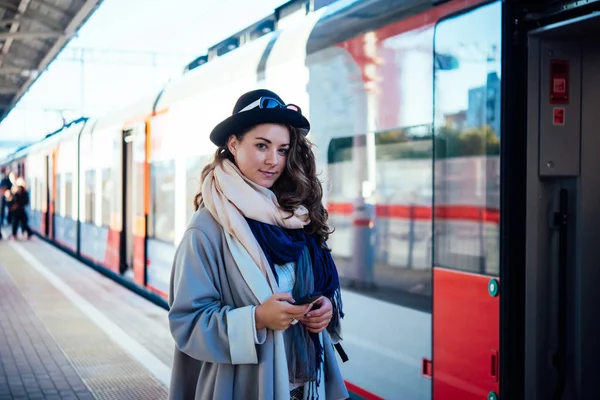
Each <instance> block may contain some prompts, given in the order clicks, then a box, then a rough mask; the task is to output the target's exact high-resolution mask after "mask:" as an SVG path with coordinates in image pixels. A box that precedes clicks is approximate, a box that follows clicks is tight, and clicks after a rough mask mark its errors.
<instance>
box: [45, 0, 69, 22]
mask: <svg viewBox="0 0 600 400" xmlns="http://www.w3.org/2000/svg"><path fill="white" fill-rule="evenodd" d="M37 4H39V5H41V6H42V7H47V8H49V9H51V10H54V11H58V12H59V13H61V14H65V15H67V16H68V17H69V19H71V18H72V17H73V16H72V15H69V13H67V10H65V9H64V8H60V7H58V6H55V5H54V4H50V3H46V2H45V1H41V0H39V1H38V2H37Z"/></svg>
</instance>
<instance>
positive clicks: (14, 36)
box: [0, 31, 65, 40]
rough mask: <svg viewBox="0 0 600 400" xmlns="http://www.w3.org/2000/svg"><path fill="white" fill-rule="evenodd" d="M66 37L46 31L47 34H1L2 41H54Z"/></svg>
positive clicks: (59, 33) (60, 33) (63, 34)
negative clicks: (36, 39) (53, 39)
mask: <svg viewBox="0 0 600 400" xmlns="http://www.w3.org/2000/svg"><path fill="white" fill-rule="evenodd" d="M62 36H65V33H64V32H56V31H46V32H1V33H0V40H5V39H35V38H38V39H52V38H58V37H62Z"/></svg>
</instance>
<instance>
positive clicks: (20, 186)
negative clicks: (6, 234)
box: [10, 178, 31, 239]
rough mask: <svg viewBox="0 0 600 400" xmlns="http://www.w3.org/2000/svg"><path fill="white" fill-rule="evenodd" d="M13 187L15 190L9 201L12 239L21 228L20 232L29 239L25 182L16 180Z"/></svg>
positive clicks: (21, 179) (27, 201)
mask: <svg viewBox="0 0 600 400" xmlns="http://www.w3.org/2000/svg"><path fill="white" fill-rule="evenodd" d="M15 186H16V187H17V189H16V190H15V192H14V193H13V195H12V199H11V201H10V210H11V212H12V237H13V239H16V238H17V230H18V228H19V225H20V226H21V232H23V233H26V234H27V238H28V239H29V238H30V237H31V229H30V228H29V224H28V217H27V206H28V205H29V193H28V192H27V189H26V188H25V180H23V178H18V179H17V181H16V183H15Z"/></svg>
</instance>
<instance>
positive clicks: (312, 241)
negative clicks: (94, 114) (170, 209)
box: [169, 90, 348, 400]
mask: <svg viewBox="0 0 600 400" xmlns="http://www.w3.org/2000/svg"><path fill="white" fill-rule="evenodd" d="M309 129H310V125H309V122H308V120H306V118H304V117H303V116H302V113H301V111H300V108H299V107H297V106H294V105H285V103H284V102H283V101H282V100H281V98H280V97H279V96H277V95H276V94H275V93H273V92H271V91H268V90H254V91H251V92H248V93H246V94H244V95H243V96H241V97H240V98H239V99H238V101H237V103H236V104H235V107H234V109H233V115H232V116H230V117H229V118H227V119H226V120H224V121H222V122H221V123H219V124H218V125H217V126H216V127H215V128H214V130H213V131H212V133H211V135H210V139H211V141H212V142H213V143H214V144H215V145H217V146H218V149H217V152H216V153H215V158H214V161H213V162H212V163H211V164H210V165H208V166H206V167H205V168H204V170H203V171H202V185H201V191H200V193H198V195H197V196H196V198H195V200H194V205H195V207H196V212H195V214H194V216H193V217H192V219H191V221H190V224H189V226H188V229H187V230H186V232H185V234H184V236H183V238H182V241H181V243H180V245H179V247H178V249H177V252H176V255H175V260H174V263H173V271H172V275H171V284H170V292H169V293H170V295H169V304H170V311H169V323H170V328H171V333H172V335H173V338H174V339H175V343H176V350H175V358H174V361H173V370H172V377H171V388H170V398H171V399H191V398H195V399H219V400H220V399H236V400H237V399H312V398H319V399H336V400H337V399H345V398H347V397H348V392H347V390H346V387H345V385H344V381H343V379H342V376H341V373H340V370H339V366H338V364H337V360H336V358H335V353H334V349H333V346H332V344H333V343H337V342H338V341H339V340H340V339H341V337H340V334H341V328H340V318H341V317H343V313H342V310H341V306H342V304H341V298H340V289H339V282H338V275H337V271H336V268H335V264H334V263H333V259H332V258H331V254H330V252H329V251H328V249H327V248H326V245H325V242H326V240H327V238H328V235H329V234H330V233H331V231H330V230H329V228H328V226H327V224H326V219H327V212H326V210H325V208H324V207H323V205H322V203H321V197H322V188H321V184H320V182H319V181H318V179H317V177H316V164H315V158H314V155H313V153H312V150H311V148H310V145H309V142H308V141H307V140H306V138H305V136H306V134H307V133H308V131H309ZM314 292H319V293H321V294H322V296H321V297H319V298H318V300H316V301H314V302H312V303H309V304H306V305H294V299H298V300H299V299H300V298H302V297H305V296H307V295H309V294H312V293H314Z"/></svg>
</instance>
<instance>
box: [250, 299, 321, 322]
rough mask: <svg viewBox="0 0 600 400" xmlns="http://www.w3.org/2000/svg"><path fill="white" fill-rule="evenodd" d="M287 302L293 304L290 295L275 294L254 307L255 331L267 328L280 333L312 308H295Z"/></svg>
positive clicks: (308, 306) (307, 306) (309, 305)
mask: <svg viewBox="0 0 600 400" xmlns="http://www.w3.org/2000/svg"><path fill="white" fill-rule="evenodd" d="M288 302H290V303H293V302H294V299H293V298H292V295H291V294H290V293H275V294H274V295H273V296H271V297H269V299H268V300H267V301H265V302H264V303H263V304H261V305H260V306H258V307H256V310H255V315H254V321H255V324H256V329H263V328H269V329H273V330H278V331H282V330H284V329H287V328H289V326H290V325H292V324H295V323H296V322H298V320H299V319H300V318H302V317H303V316H304V314H306V313H307V312H308V311H309V310H310V308H311V307H312V304H306V305H303V306H295V305H293V304H289V303H288Z"/></svg>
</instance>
